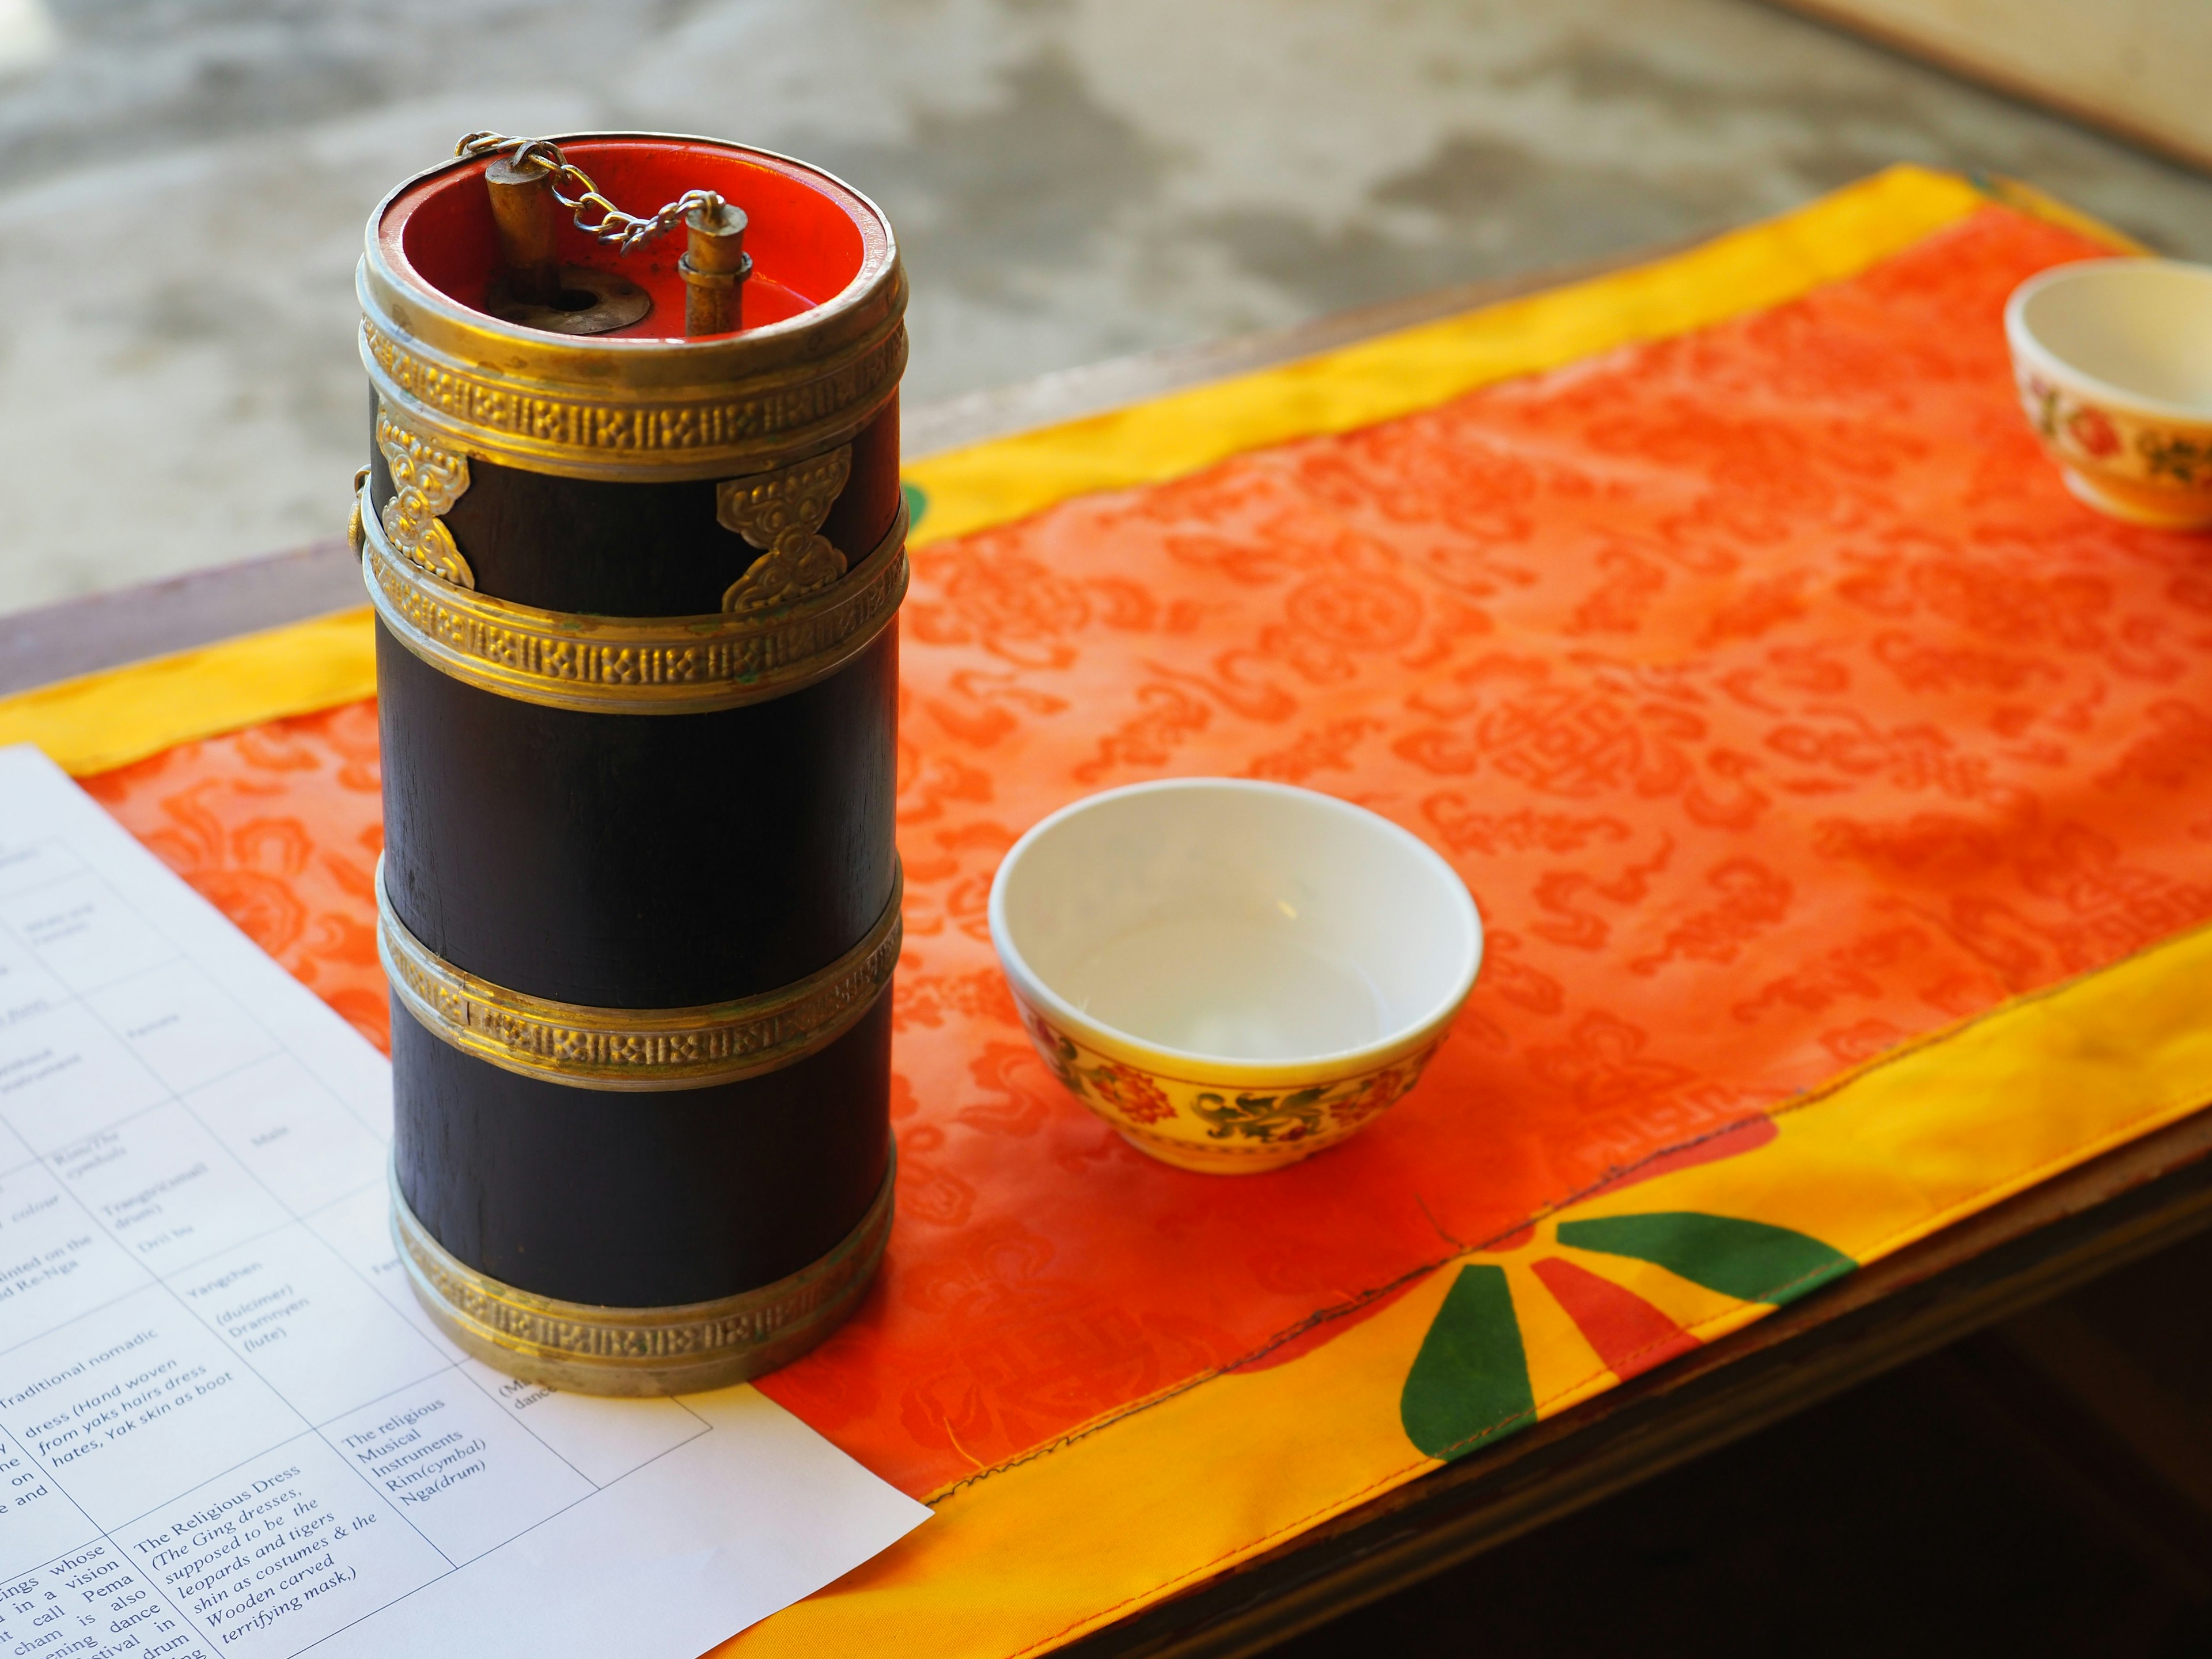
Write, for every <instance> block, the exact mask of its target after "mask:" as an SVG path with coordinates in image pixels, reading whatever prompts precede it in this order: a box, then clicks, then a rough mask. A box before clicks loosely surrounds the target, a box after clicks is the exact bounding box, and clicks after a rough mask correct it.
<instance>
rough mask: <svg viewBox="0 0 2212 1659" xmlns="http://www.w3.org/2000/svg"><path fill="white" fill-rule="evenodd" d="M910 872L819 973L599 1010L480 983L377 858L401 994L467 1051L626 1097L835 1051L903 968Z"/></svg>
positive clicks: (730, 1078) (384, 942)
mask: <svg viewBox="0 0 2212 1659" xmlns="http://www.w3.org/2000/svg"><path fill="white" fill-rule="evenodd" d="M905 890H906V882H905V878H904V875H903V873H902V872H900V871H899V870H898V868H897V866H896V865H894V866H893V874H892V878H891V897H890V903H889V904H886V905H885V906H884V911H883V914H882V915H880V916H878V918H877V919H876V923H875V926H874V927H871V928H869V929H868V932H867V936H866V938H864V939H861V941H860V943H859V944H858V945H854V947H853V948H852V949H851V950H849V951H847V952H846V953H845V954H844V955H843V956H842V957H838V958H837V960H836V961H835V962H833V963H830V964H829V966H828V967H827V968H824V969H822V970H821V971H820V972H819V973H815V974H810V975H807V976H806V977H805V979H802V980H799V981H797V982H796V983H794V984H791V985H787V986H784V987H781V989H779V990H775V991H769V992H766V993H763V994H762V995H759V996H754V997H744V998H742V999H740V1000H737V1001H734V1002H717V1003H709V1004H708V1005H706V1006H703V1007H697V1008H592V1007H586V1006H582V1005H580V1004H578V1003H573V1002H555V1001H552V1000H550V999H548V998H545V997H534V996H529V995H526V994H524V993H523V992H520V991H510V990H508V989H507V988H506V987H504V986H499V985H494V984H493V983H492V982H491V981H489V980H485V979H479V978H478V977H477V975H474V974H471V973H467V972H465V971H464V970H463V969H459V968H456V967H454V966H453V963H450V962H447V961H446V960H445V959H444V958H443V957H439V956H436V955H434V954H433V953H432V952H431V951H430V949H429V948H428V946H427V945H424V944H423V943H422V940H420V939H416V937H415V935H414V934H413V933H410V932H409V931H408V929H407V925H406V924H405V923H404V922H403V921H400V920H399V918H398V915H396V914H395V913H394V912H393V910H392V898H391V896H390V894H388V893H387V892H386V890H385V886H384V861H383V860H381V859H379V860H377V865H376V920H377V930H376V947H377V954H378V955H379V956H380V957H383V959H384V971H385V975H386V977H387V978H388V979H390V980H391V981H392V995H393V996H394V997H395V998H397V999H398V1001H399V1002H400V1003H402V1004H403V1005H404V1006H405V1007H406V1009H407V1012H409V1013H410V1014H412V1015H413V1016H414V1017H415V1019H416V1023H417V1024H420V1025H421V1026H422V1028H423V1030H427V1031H428V1032H429V1033H430V1034H431V1035H432V1036H435V1037H438V1038H441V1039H442V1040H443V1041H445V1042H449V1043H451V1044H452V1045H453V1047H454V1048H459V1050H460V1051H461V1052H462V1053H463V1054H473V1055H475V1056H476V1057H477V1059H478V1060H484V1061H486V1062H488V1063H489V1064H490V1065H493V1066H499V1067H500V1068H501V1069H502V1070H504V1071H509V1072H513V1073H517V1074H519V1075H520V1076H523V1077H530V1078H537V1079H541V1080H543V1081H544V1082H547V1083H560V1084H565V1085H568V1086H569V1087H571V1088H577V1089H604V1090H611V1091H616V1092H618V1093H632V1094H634V1093H647V1092H653V1091H663V1090H670V1089H703V1088H706V1087H708V1086H709V1085H713V1084H717V1083H734V1082H736V1081H738V1079H741V1078H749V1077H757V1076H759V1075H760V1074H761V1073H763V1072H773V1071H775V1070H777V1069H778V1068H779V1067H781V1066H789V1065H791V1064H792V1063H793V1062H794V1061H796V1060H804V1059H805V1058H806V1056H807V1055H809V1054H813V1053H815V1052H816V1051H817V1050H818V1049H821V1048H826V1047H827V1046H828V1045H829V1043H831V1042H835V1041H836V1039H837V1037H839V1036H842V1034H843V1033H844V1032H845V1031H846V1030H848V1029H850V1028H851V1026H852V1025H853V1024H854V1023H855V1022H856V1021H858V1020H859V1019H860V1016H861V1015H863V1014H865V1013H866V1012H868V1010H869V1008H870V1007H871V1006H873V1005H874V1003H875V1000H876V998H877V997H878V996H879V995H880V994H882V992H883V989H884V987H885V986H886V985H888V984H890V978H891V969H894V968H896V966H897V965H898V958H899V945H900V943H901V938H902V929H901V927H900V925H899V902H900V900H901V898H902V896H903V895H904V893H905Z"/></svg>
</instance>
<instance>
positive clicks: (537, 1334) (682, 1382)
mask: <svg viewBox="0 0 2212 1659" xmlns="http://www.w3.org/2000/svg"><path fill="white" fill-rule="evenodd" d="M897 1166H898V1154H897V1149H896V1146H894V1147H893V1148H892V1152H891V1158H890V1164H889V1166H888V1167H886V1168H885V1170H884V1184H883V1186H882V1188H880V1189H879V1190H878V1192H877V1194H876V1196H875V1200H874V1201H873V1202H872V1203H871V1204H870V1205H869V1206H868V1212H867V1213H866V1215H864V1216H862V1217H861V1218H860V1225H858V1226H857V1227H855V1228H854V1229H853V1231H851V1232H849V1233H848V1234H847V1235H846V1236H845V1237H844V1238H843V1239H842V1241H840V1242H839V1243H838V1244H837V1245H836V1248H835V1249H832V1250H830V1252H829V1254H828V1255H825V1256H823V1257H822V1259H821V1260H820V1261H815V1262H813V1263H811V1264H810V1265H809V1266H807V1267H801V1268H800V1269H799V1271H798V1272H797V1273H793V1274H791V1275H790V1276H789V1277H787V1278H784V1279H777V1280H776V1281H775V1283H774V1284H772V1285H762V1286H761V1287H760V1288H759V1289H757V1290H751V1291H744V1292H742V1293H741V1294H739V1295H737V1296H727V1297H720V1298H719V1299H718V1300H715V1301H713V1302H693V1303H688V1304H684V1305H682V1306H679V1307H673V1308H605V1307H600V1306H598V1305H596V1304H592V1303H587V1302H563V1301H560V1300H558V1299H557V1298H556V1297H550V1296H537V1295H533V1294H532V1292H530V1291H520V1290H517V1289H515V1287H514V1286H513V1285H507V1284H502V1283H501V1281H500V1280H498V1279H494V1278H493V1277H492V1276H491V1275H490V1274H489V1273H478V1272H477V1270H476V1269H475V1268H473V1267H470V1266H468V1265H467V1264H466V1263H465V1262H463V1261H460V1260H459V1258H458V1257H456V1256H455V1255H453V1254H452V1253H451V1252H450V1251H448V1250H447V1249H446V1248H445V1247H444V1246H443V1245H441V1243H438V1241H437V1240H436V1239H435V1238H433V1237H430V1232H429V1229H428V1228H427V1227H425V1226H424V1225H422V1221H421V1220H420V1219H419V1218H417V1217H416V1214H415V1212H414V1211H413V1210H411V1209H410V1208H409V1207H408V1205H407V1200H406V1199H405V1198H404V1196H402V1195H401V1194H400V1191H399V1182H398V1173H397V1171H396V1170H395V1171H394V1172H393V1174H392V1242H393V1243H395V1244H397V1245H398V1247H399V1260H400V1262H401V1264H402V1265H403V1266H404V1267H405V1269H406V1273H407V1279H408V1283H409V1284H410V1285H411V1286H412V1287H413V1288H414V1291H415V1294H416V1297H417V1298H418V1299H419V1300H420V1301H421V1302H422V1305H423V1307H424V1308H425V1309H427V1310H428V1312H429V1315H430V1317H431V1318H432V1319H433V1320H435V1321H436V1322H437V1324H438V1327H439V1328H440V1329H441V1330H443V1331H444V1332H445V1333H446V1334H447V1336H449V1337H451V1338H452V1339H453V1340H454V1341H455V1342H456V1343H458V1344H459V1346H461V1347H462V1348H463V1349H465V1350H466V1351H467V1352H469V1353H471V1354H473V1355H474V1356H475V1357H476V1358H478V1359H481V1360H483V1362H484V1363H485V1364H488V1365H494V1366H496V1367H497V1368H498V1369H500V1370H503V1371H507V1372H508V1373H510V1374H512V1375H513V1376H520V1377H525V1378H526V1379H528V1380H529V1381H531V1382H533V1383H551V1384H552V1385H553V1386H554V1387H556V1388H561V1389H578V1390H580V1391H581V1392H583V1393H586V1394H605V1395H659V1394H690V1393H693V1392H695V1391H696V1390H699V1389H720V1388H726V1387H727V1386H728V1385H729V1384H731V1383H742V1382H744V1381H745V1380H746V1379H748V1378H750V1377H755V1376H760V1375H761V1374H762V1373H763V1372H764V1371H769V1370H775V1367H777V1366H778V1365H781V1364H787V1363H788V1362H789V1361H791V1360H793V1359H796V1358H798V1357H799V1355H800V1354H802V1353H804V1352H806V1350H807V1349H809V1348H811V1347H812V1346H814V1345H815V1344H816V1343H817V1342H819V1341H821V1340H823V1338H824V1337H826V1336H828V1335H829V1333H830V1332H832V1331H834V1330H836V1328H837V1327H838V1326H839V1325H841V1324H842V1323H843V1322H844V1321H845V1318H846V1316H848V1314H850V1313H851V1312H852V1310H854V1308H855V1307H856V1306H858V1305H859V1303H860V1298H861V1297H862V1296H864V1295H865V1294H866V1291H867V1288H868V1283H869V1281H870V1280H871V1279H873V1278H874V1277H875V1273H876V1266H877V1264H878V1262H880V1261H882V1260H883V1255H884V1244H885V1243H887V1242H888V1241H889V1240H890V1231H891V1209H892V1192H893V1189H894V1188H895V1186H896V1177H897Z"/></svg>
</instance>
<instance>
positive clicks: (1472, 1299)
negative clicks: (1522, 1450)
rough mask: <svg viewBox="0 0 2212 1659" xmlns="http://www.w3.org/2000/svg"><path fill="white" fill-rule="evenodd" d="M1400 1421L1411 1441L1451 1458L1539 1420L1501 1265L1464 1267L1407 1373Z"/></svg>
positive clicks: (1446, 1460) (1447, 1459)
mask: <svg viewBox="0 0 2212 1659" xmlns="http://www.w3.org/2000/svg"><path fill="white" fill-rule="evenodd" d="M1398 1420H1399V1421H1400V1422H1401V1423H1402V1424H1403V1425H1405V1429H1406V1437H1407V1439H1409V1440H1411V1441H1412V1442H1413V1443H1414V1445H1416V1446H1418V1447H1419V1448H1420V1449H1421V1450H1422V1451H1423V1452H1425V1453H1426V1454H1427V1455H1429V1456H1431V1457H1436V1458H1441V1459H1443V1460H1444V1461H1445V1462H1450V1461H1451V1460H1452V1459H1453V1458H1455V1457H1461V1456H1464V1455H1466V1454H1467V1453H1468V1452H1471V1451H1473V1450H1474V1449H1475V1448H1476V1447H1477V1446H1479V1445H1480V1444H1482V1443H1484V1442H1485V1441H1487V1440H1494V1439H1496V1438H1497V1437H1498V1436H1500V1435H1504V1434H1510V1433H1511V1432H1512V1431H1514V1430H1516V1429H1523V1428H1526V1427H1528V1425H1529V1424H1531V1423H1533V1422H1534V1421H1535V1420H1536V1395H1535V1390H1534V1389H1533V1388H1531V1387H1530V1385H1529V1382H1528V1353H1527V1352H1526V1350H1524V1349H1523V1348H1522V1346H1521V1326H1520V1322H1519V1321H1517V1320H1516V1318H1515V1317H1514V1314H1513V1293H1512V1291H1510V1290H1509V1289H1507V1288H1506V1284H1505V1270H1504V1268H1503V1267H1492V1266H1490V1265H1488V1264H1486V1263H1477V1264H1475V1265H1474V1266H1473V1267H1462V1268H1461V1269H1460V1273H1459V1277H1458V1278H1457V1279H1454V1280H1453V1281H1452V1287H1451V1289H1450V1290H1449V1291H1446V1292H1445V1293H1444V1302H1443V1307H1441V1308H1439V1309H1437V1316H1436V1319H1435V1321H1434V1322H1432V1323H1431V1325H1430V1327H1429V1334H1427V1335H1426V1336H1425V1337H1423V1338H1422V1339H1421V1351H1420V1352H1419V1353H1418V1354H1416V1355H1415V1356H1414V1358H1413V1370H1410V1371H1408V1372H1407V1374H1406V1388H1405V1392H1404V1393H1403V1394H1401V1395H1400V1396H1399V1400H1398Z"/></svg>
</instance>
